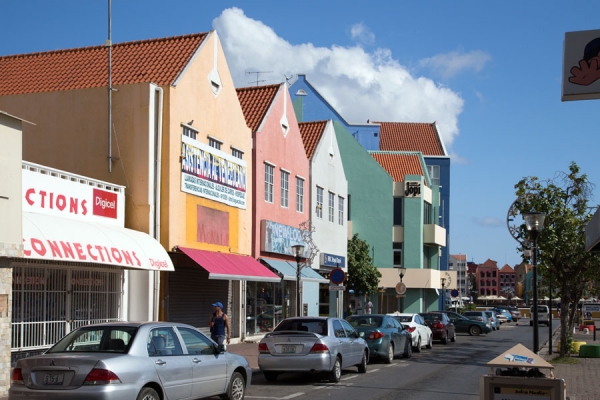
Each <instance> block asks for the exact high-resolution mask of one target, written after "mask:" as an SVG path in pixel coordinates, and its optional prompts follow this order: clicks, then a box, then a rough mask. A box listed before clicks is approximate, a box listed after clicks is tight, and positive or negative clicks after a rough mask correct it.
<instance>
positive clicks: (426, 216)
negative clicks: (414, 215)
mask: <svg viewBox="0 0 600 400" xmlns="http://www.w3.org/2000/svg"><path fill="white" fill-rule="evenodd" d="M432 220H433V218H432V214H431V204H429V203H423V224H425V225H431V224H432V223H433V222H432Z"/></svg>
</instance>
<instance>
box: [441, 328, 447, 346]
mask: <svg viewBox="0 0 600 400" xmlns="http://www.w3.org/2000/svg"><path fill="white" fill-rule="evenodd" d="M442 344H448V331H446V334H445V335H444V337H443V338H442Z"/></svg>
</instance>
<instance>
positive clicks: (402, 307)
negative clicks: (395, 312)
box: [395, 267, 406, 312]
mask: <svg viewBox="0 0 600 400" xmlns="http://www.w3.org/2000/svg"><path fill="white" fill-rule="evenodd" d="M395 268H398V276H399V277H400V283H402V278H404V274H406V268H404V267H395ZM401 286H402V285H401ZM402 288H403V290H406V289H405V287H404V286H403V287H402ZM398 295H399V296H402V297H400V312H404V293H402V294H400V293H398Z"/></svg>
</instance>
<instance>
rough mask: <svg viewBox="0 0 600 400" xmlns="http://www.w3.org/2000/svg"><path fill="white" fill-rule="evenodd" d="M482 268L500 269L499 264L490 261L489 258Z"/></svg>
mask: <svg viewBox="0 0 600 400" xmlns="http://www.w3.org/2000/svg"><path fill="white" fill-rule="evenodd" d="M480 266H481V267H495V268H498V262H497V261H494V260H490V259H489V258H488V259H487V260H485V262H484V263H483V264H480Z"/></svg>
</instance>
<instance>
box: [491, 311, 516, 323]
mask: <svg viewBox="0 0 600 400" xmlns="http://www.w3.org/2000/svg"><path fill="white" fill-rule="evenodd" d="M492 310H494V311H496V312H497V313H498V314H502V315H504V316H505V317H506V322H512V320H513V318H512V314H511V313H510V311H508V310H507V309H505V308H492Z"/></svg>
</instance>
